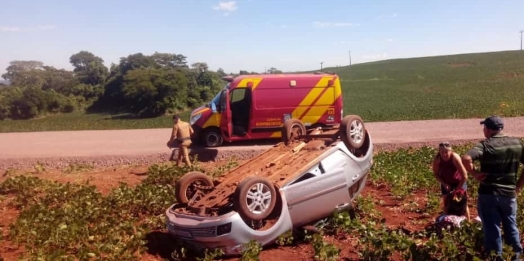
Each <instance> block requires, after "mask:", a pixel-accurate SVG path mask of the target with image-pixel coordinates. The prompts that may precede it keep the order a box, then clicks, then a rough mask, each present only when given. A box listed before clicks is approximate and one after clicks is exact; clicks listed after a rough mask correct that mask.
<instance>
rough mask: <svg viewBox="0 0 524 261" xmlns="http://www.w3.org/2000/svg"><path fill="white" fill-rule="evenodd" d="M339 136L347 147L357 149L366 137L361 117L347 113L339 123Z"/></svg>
mask: <svg viewBox="0 0 524 261" xmlns="http://www.w3.org/2000/svg"><path fill="white" fill-rule="evenodd" d="M340 138H341V139H342V141H343V142H344V144H345V145H346V146H347V147H348V149H359V148H360V147H362V145H363V144H364V141H365V139H366V128H365V126H364V122H363V121H362V118H360V117H359V116H357V115H347V116H345V117H344V118H343V119H342V123H341V124H340Z"/></svg>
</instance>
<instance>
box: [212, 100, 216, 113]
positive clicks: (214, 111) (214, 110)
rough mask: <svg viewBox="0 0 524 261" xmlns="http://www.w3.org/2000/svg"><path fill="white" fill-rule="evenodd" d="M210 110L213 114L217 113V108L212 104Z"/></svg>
mask: <svg viewBox="0 0 524 261" xmlns="http://www.w3.org/2000/svg"><path fill="white" fill-rule="evenodd" d="M211 110H212V111H213V113H217V106H216V105H215V103H214V102H212V103H211Z"/></svg>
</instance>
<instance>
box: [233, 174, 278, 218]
mask: <svg viewBox="0 0 524 261" xmlns="http://www.w3.org/2000/svg"><path fill="white" fill-rule="evenodd" d="M233 200H234V201H233V204H234V205H235V208H236V210H237V212H238V213H239V214H240V215H241V216H242V217H243V218H247V219H249V220H252V221H261V220H263V219H265V218H266V217H268V216H269V214H271V212H272V211H273V209H274V208H275V204H276V201H277V192H276V189H275V186H273V184H271V182H269V180H267V179H266V178H263V177H256V176H253V177H248V178H246V179H244V180H243V181H242V182H240V183H239V184H238V186H237V188H236V190H235V196H234V197H233Z"/></svg>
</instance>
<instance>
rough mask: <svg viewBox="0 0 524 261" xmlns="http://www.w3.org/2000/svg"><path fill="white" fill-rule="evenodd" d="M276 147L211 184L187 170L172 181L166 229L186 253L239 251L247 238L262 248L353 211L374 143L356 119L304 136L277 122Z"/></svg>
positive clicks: (290, 123)
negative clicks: (292, 232)
mask: <svg viewBox="0 0 524 261" xmlns="http://www.w3.org/2000/svg"><path fill="white" fill-rule="evenodd" d="M283 140H284V141H283V142H281V143H279V144H277V145H275V146H274V147H272V148H270V149H269V150H267V151H266V152H264V153H262V154H260V155H258V156H257V157H255V158H253V159H251V160H250V161H249V162H247V163H245V164H242V165H240V166H238V167H236V168H235V169H233V170H230V171H228V172H227V173H224V174H223V175H222V176H220V177H218V178H216V179H215V180H212V179H211V178H210V177H209V176H207V175H205V174H204V173H201V172H190V173H187V174H186V175H184V176H183V177H182V178H180V179H179V180H178V181H177V183H176V188H175V193H176V198H177V201H178V202H177V203H176V204H174V205H172V206H170V207H169V208H168V209H167V210H166V215H167V229H168V231H169V233H170V234H171V235H173V236H174V237H175V238H176V239H177V241H178V242H179V243H180V244H181V245H182V246H185V247H187V248H189V249H194V250H197V251H202V250H203V249H205V248H208V249H216V248H219V249H221V250H222V251H223V252H224V253H225V254H226V255H236V254H240V253H241V251H242V250H243V246H244V244H246V243H248V242H249V241H250V240H256V241H258V242H259V243H260V244H261V245H262V246H266V245H268V244H271V243H273V242H275V240H276V239H277V238H278V237H279V236H280V235H282V234H284V233H286V232H288V231H290V230H292V229H296V228H300V227H303V226H306V225H311V224H313V223H315V222H317V221H319V220H322V219H324V218H326V217H329V216H330V215H332V214H333V212H334V211H337V210H345V209H349V208H351V207H352V201H353V199H354V198H355V197H356V196H357V195H359V193H360V192H361V191H362V189H363V188H364V186H365V183H366V179H367V175H368V173H369V170H370V168H371V166H372V164H373V143H372V140H371V136H370V134H369V133H368V132H367V131H366V129H365V127H364V123H363V121H362V119H361V118H360V117H359V116H356V115H348V116H346V117H344V120H343V121H342V124H341V125H340V126H338V128H334V129H331V130H327V131H326V132H322V131H318V130H314V132H313V133H306V129H305V127H304V124H303V123H302V122H301V121H300V120H296V119H290V120H287V121H286V122H285V123H284V127H283Z"/></svg>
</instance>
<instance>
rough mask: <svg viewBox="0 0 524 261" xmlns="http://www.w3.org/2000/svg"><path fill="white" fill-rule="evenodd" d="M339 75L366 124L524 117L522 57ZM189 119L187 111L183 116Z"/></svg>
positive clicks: (75, 119) (166, 122)
mask: <svg viewBox="0 0 524 261" xmlns="http://www.w3.org/2000/svg"><path fill="white" fill-rule="evenodd" d="M325 71H332V72H335V73H337V74H338V75H340V77H341V81H342V88H343V96H344V112H345V113H346V114H349V113H351V114H358V115H360V116H362V117H363V119H364V120H365V121H367V122H372V121H396V120H421V119H446V118H472V117H479V118H483V117H485V116H487V115H490V114H498V115H501V116H506V117H508V116H522V115H524V102H522V101H523V100H524V52H520V51H505V52H493V53H476V54H461V55H449V56H436V57H424V58H410V59H393V60H386V61H379V62H372V63H363V64H356V65H352V66H345V67H337V68H325ZM182 116H183V117H184V119H186V120H188V116H189V112H186V113H185V114H183V115H182ZM170 125H171V120H170V118H169V117H167V116H164V117H158V118H152V119H129V118H126V117H121V116H118V115H116V116H115V115H107V114H79V113H76V114H64V115H54V116H48V117H45V118H40V119H34V120H23V121H1V122H0V132H18V131H52V130H87V129H140V128H165V127H170Z"/></svg>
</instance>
